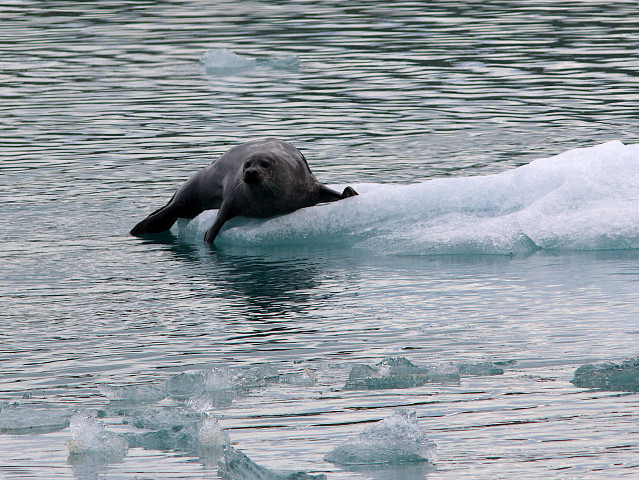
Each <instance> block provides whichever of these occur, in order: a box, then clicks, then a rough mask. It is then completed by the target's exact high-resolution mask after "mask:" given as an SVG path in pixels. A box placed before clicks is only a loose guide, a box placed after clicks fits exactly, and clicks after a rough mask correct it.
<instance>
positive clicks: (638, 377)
mask: <svg viewBox="0 0 639 480" xmlns="http://www.w3.org/2000/svg"><path fill="white" fill-rule="evenodd" d="M570 382H571V383H572V384H573V385H575V386H576V387H583V388H600V389H602V390H611V391H620V392H639V357H634V358H629V359H627V360H624V361H623V362H622V363H621V364H617V363H612V362H604V363H589V364H587V365H583V366H581V367H579V368H578V369H577V370H576V371H575V375H574V377H573V379H572V380H570Z"/></svg>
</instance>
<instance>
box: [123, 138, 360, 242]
mask: <svg viewBox="0 0 639 480" xmlns="http://www.w3.org/2000/svg"><path fill="white" fill-rule="evenodd" d="M353 195H357V192H355V190H353V189H352V188H351V187H346V188H345V189H344V191H343V192H342V193H339V192H336V191H334V190H331V189H330V188H328V187H327V186H326V185H323V184H321V183H320V182H318V181H317V179H316V178H315V175H313V173H312V172H311V169H310V168H309V166H308V163H306V159H305V158H304V156H303V155H302V154H301V152H300V151H299V150H298V149H297V148H295V147H294V146H293V145H291V144H289V143H286V142H283V141H281V140H277V139H271V138H269V139H264V140H254V141H252V142H247V143H243V144H242V145H238V146H236V147H233V148H231V149H230V150H228V151H227V152H226V153H225V154H223V155H222V156H221V157H219V158H218V159H217V160H215V161H214V162H213V163H211V164H210V165H209V166H207V167H205V168H203V169H202V170H200V171H199V172H197V173H196V174H195V175H193V176H192V177H191V178H189V179H188V180H187V181H186V182H185V183H184V184H183V185H182V186H181V187H180V188H179V189H178V190H177V191H176V192H175V194H174V195H173V197H172V198H171V200H169V203H167V204H166V205H165V206H164V207H162V208H160V209H159V210H156V211H155V212H153V213H152V214H150V215H149V216H148V217H147V218H145V219H144V220H142V221H141V222H140V223H138V224H137V225H136V226H135V227H133V229H132V230H131V235H136V236H141V235H146V234H152V233H160V232H164V231H166V230H169V229H170V228H171V226H172V225H173V224H174V223H175V221H176V220H177V219H178V218H195V217H196V216H197V215H199V214H200V213H202V212H203V211H204V210H211V209H219V211H218V214H217V217H216V219H215V222H214V223H213V225H212V226H211V228H209V229H208V231H207V232H206V235H205V236H204V240H205V241H206V242H213V241H214V240H215V237H216V236H217V234H218V233H219V232H220V229H221V228H222V225H224V223H225V222H226V221H227V220H229V219H230V218H233V217H235V216H245V217H254V218H266V217H272V216H275V215H281V214H284V213H290V212H292V211H294V210H297V209H299V208H304V207H310V206H312V205H316V204H318V203H322V202H333V201H336V200H340V199H342V198H347V197H351V196H353Z"/></svg>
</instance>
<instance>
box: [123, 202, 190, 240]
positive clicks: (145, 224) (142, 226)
mask: <svg viewBox="0 0 639 480" xmlns="http://www.w3.org/2000/svg"><path fill="white" fill-rule="evenodd" d="M175 210H176V209H175V208H174V207H173V206H171V205H166V206H164V207H162V208H160V209H159V210H156V211H155V212H153V213H152V214H151V215H149V216H148V217H146V218H145V219H144V220H142V221H141V222H140V223H138V224H137V225H136V226H135V227H133V228H132V229H131V232H129V233H130V234H131V235H134V236H136V237H138V236H140V235H147V234H151V233H160V232H165V231H167V230H169V229H170V228H171V227H172V226H173V224H174V223H175V222H176V220H177V219H178V215H177V213H176V211H175Z"/></svg>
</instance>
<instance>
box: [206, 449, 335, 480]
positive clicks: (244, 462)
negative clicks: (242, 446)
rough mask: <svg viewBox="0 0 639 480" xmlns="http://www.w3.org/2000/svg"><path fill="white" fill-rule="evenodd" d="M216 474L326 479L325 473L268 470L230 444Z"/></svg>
mask: <svg viewBox="0 0 639 480" xmlns="http://www.w3.org/2000/svg"><path fill="white" fill-rule="evenodd" d="M218 475H220V477H222V478H223V479H225V480H326V475H310V474H308V473H306V472H301V471H300V472H283V471H275V470H269V469H268V468H264V467H262V466H260V465H257V464H256V463H255V462H253V461H252V460H251V459H250V458H249V457H247V456H246V455H245V454H243V453H242V452H240V451H239V450H236V449H235V448H233V447H230V446H229V447H226V448H224V458H223V460H222V463H221V465H220V470H219V471H218Z"/></svg>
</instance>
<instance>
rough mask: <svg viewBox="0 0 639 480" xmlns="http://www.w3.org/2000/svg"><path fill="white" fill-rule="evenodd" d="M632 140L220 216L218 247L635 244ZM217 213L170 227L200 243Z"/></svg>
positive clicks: (638, 211) (387, 250)
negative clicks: (254, 213) (282, 210)
mask: <svg viewBox="0 0 639 480" xmlns="http://www.w3.org/2000/svg"><path fill="white" fill-rule="evenodd" d="M637 178H639V144H637V145H624V144H622V143H621V142H619V141H612V142H608V143H605V144H601V145H597V146H594V147H589V148H579V149H574V150H569V151H567V152H565V153H562V154H560V155H557V156H553V157H549V158H542V159H538V160H535V161H533V162H531V163H530V164H528V165H524V166H521V167H519V168H515V169H512V170H508V171H505V172H501V173H498V174H493V175H485V176H472V177H456V178H437V179H433V180H430V181H426V182H423V183H417V184H410V185H391V184H358V185H353V187H354V188H355V189H356V190H357V191H358V192H359V195H358V196H356V197H350V198H347V199H345V200H341V201H339V202H333V203H328V204H323V205H316V206H313V207H309V208H303V209H300V210H297V211H295V212H293V213H291V214H288V215H282V216H278V217H273V218H269V219H249V218H235V219H232V220H231V221H229V222H227V224H226V225H225V228H224V230H223V231H222V232H221V233H220V235H219V237H218V239H217V243H218V244H219V245H220V246H224V245H227V246H229V245H234V246H251V245H262V246H263V245H282V244H287V245H291V244H303V245H312V244H317V245H326V244H333V245H339V246H343V247H348V248H358V249H363V250H366V251H371V252H374V253H378V254H396V255H438V254H500V255H517V254H519V255H526V254H530V253H532V252H535V251H537V250H540V249H543V250H609V249H634V248H639V208H637V205H638V204H639V182H637V181H636V179H637ZM216 213H217V212H216V211H215V210H209V211H206V212H203V213H202V214H200V215H199V216H198V217H196V218H195V219H193V220H191V221H190V222H179V223H178V224H176V226H174V227H173V231H174V233H176V234H177V235H178V236H180V237H183V238H185V239H190V240H192V241H196V242H201V241H202V238H203V237H204V233H205V232H206V230H207V229H208V228H209V227H210V225H211V224H212V223H213V220H214V218H215V215H216Z"/></svg>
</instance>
